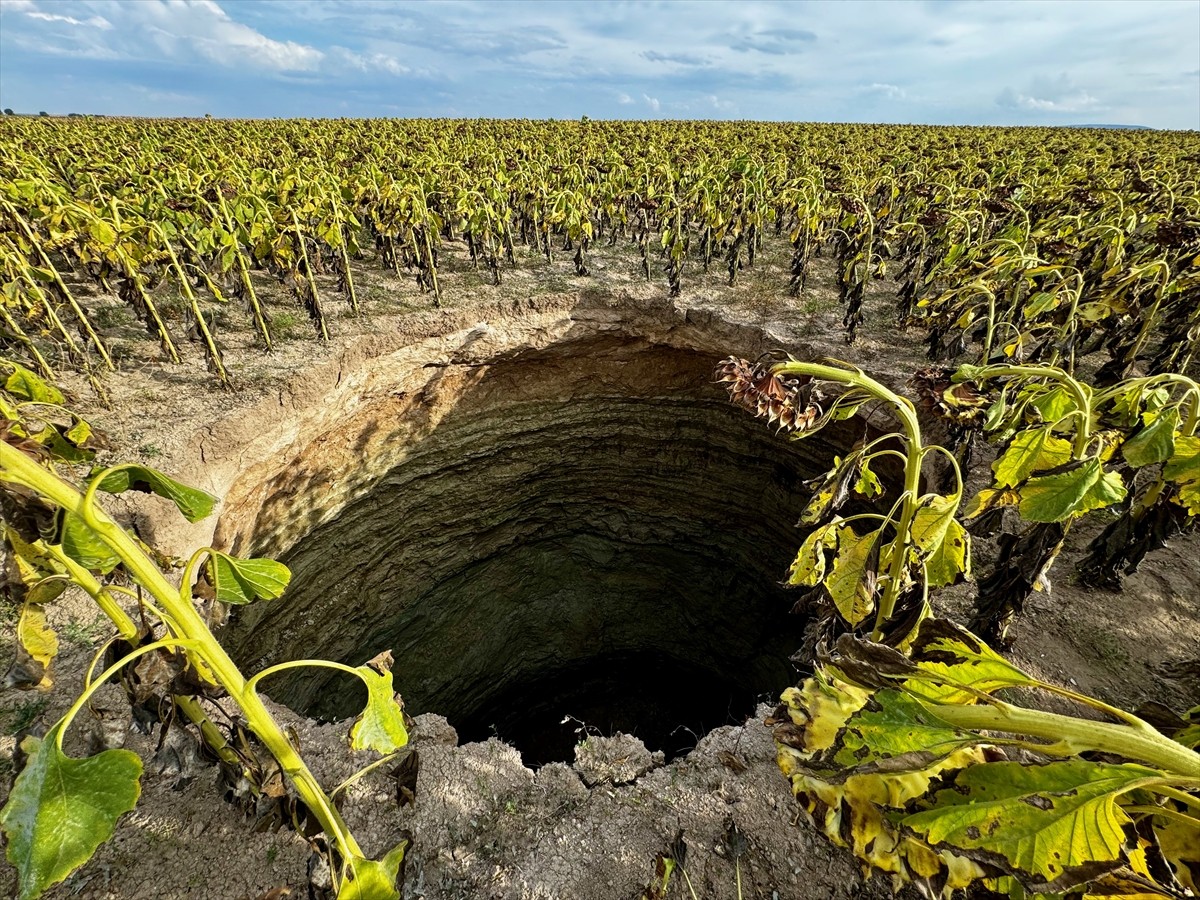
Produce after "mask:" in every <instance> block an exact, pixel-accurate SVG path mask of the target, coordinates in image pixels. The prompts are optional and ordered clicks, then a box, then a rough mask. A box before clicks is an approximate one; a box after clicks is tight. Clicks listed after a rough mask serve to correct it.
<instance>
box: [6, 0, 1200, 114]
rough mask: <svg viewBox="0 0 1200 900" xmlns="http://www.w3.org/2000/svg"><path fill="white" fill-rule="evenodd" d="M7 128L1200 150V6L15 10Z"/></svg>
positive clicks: (1197, 0) (434, 1) (149, 4)
mask: <svg viewBox="0 0 1200 900" xmlns="http://www.w3.org/2000/svg"><path fill="white" fill-rule="evenodd" d="M0 107H10V108H13V109H14V110H16V111H17V112H37V111H41V110H45V111H47V112H50V113H53V114H66V113H71V112H78V113H101V114H108V115H145V116H199V115H205V114H211V115H213V116H217V117H272V116H305V117H328V116H336V117H341V116H355V117H357V116H383V117H410V116H422V117H423V116H445V117H474V116H489V117H517V118H573V119H577V118H579V117H581V116H584V115H586V116H589V117H591V118H593V119H759V120H772V121H776V120H781V121H817V122H897V123H910V122H911V123H923V124H933V125H949V124H962V125H1069V124H1103V123H1114V124H1124V125H1147V126H1151V127H1155V128H1174V129H1200V0H1133V2H1126V0H1012V2H1009V0H877V2H870V0H867V2H858V0H841V2H827V0H792V2H758V0H742V2H717V0H706V2H684V0H678V2H637V3H634V2H597V0H592V2H585V0H571V2H555V0H541V2H504V0H463V2H446V0H424V2H404V0H221V2H215V0H0Z"/></svg>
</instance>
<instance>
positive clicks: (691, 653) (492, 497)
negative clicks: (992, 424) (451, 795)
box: [224, 334, 862, 765]
mask: <svg viewBox="0 0 1200 900" xmlns="http://www.w3.org/2000/svg"><path fill="white" fill-rule="evenodd" d="M716 361H717V359H716V357H715V356H714V355H713V354H712V353H710V352H701V351H692V350H688V349H679V348H675V347H670V346H663V345H656V344H652V343H648V342H646V341H644V340H640V339H635V338H631V337H630V336H628V335H620V334H618V335H595V334H593V335H586V336H584V337H581V338H578V339H573V340H564V341H560V342H558V343H555V344H552V345H551V346H549V347H548V348H545V349H540V350H528V351H525V352H519V353H514V354H512V355H507V356H500V357H498V358H496V359H494V360H492V361H490V362H489V363H488V364H486V365H473V366H452V365H443V366H442V368H440V369H439V371H437V372H436V373H435V374H434V377H433V378H432V379H431V380H430V381H429V382H428V383H427V384H426V385H425V386H424V387H423V388H422V390H421V391H420V392H418V393H417V394H416V395H413V396H405V397H403V402H402V403H401V404H400V406H399V407H397V408H392V409H389V410H388V411H387V412H386V415H387V416H388V417H397V416H399V417H409V419H411V420H412V421H419V422H420V427H419V428H416V429H411V430H410V431H409V432H406V433H407V434H409V435H410V442H409V444H408V445H407V446H405V447H404V448H403V453H402V455H401V456H402V458H401V460H400V462H399V463H398V464H397V465H396V466H394V467H393V468H392V469H391V470H390V471H388V472H387V474H386V475H385V476H384V477H382V478H381V479H379V480H378V482H377V483H376V484H375V485H374V487H373V488H372V489H371V490H370V491H369V492H367V493H366V494H364V495H363V496H361V497H359V498H358V499H356V500H354V501H352V502H350V503H349V504H347V505H346V506H345V507H344V508H342V509H341V510H340V511H339V512H338V514H337V515H336V517H334V518H333V519H331V520H330V521H328V522H325V523H324V524H320V525H318V526H316V527H314V528H312V529H311V530H310V531H309V532H308V534H307V535H305V536H304V537H302V538H301V539H300V540H298V541H297V542H296V543H295V544H294V545H293V546H292V547H291V549H290V550H288V551H287V552H286V553H284V554H283V555H282V559H283V561H284V562H286V563H287V564H288V565H289V566H290V567H291V568H292V571H293V573H294V574H293V581H292V585H291V587H290V588H289V589H288V592H287V594H286V595H285V596H284V598H282V599H281V600H280V601H276V602H272V603H263V604H257V605H255V606H251V607H246V608H244V609H240V610H237V611H235V616H234V618H233V620H232V621H231V623H230V625H229V626H228V628H227V629H226V632H225V635H224V640H225V641H226V643H227V646H230V647H231V649H232V652H233V653H234V655H235V658H237V659H238V661H239V663H242V664H244V665H246V666H247V667H248V668H249V669H250V670H251V671H254V670H257V669H259V668H261V667H263V666H266V665H269V664H272V663H275V662H279V661H282V660H285V659H296V658H304V657H309V658H313V657H322V658H326V659H333V660H338V661H342V662H347V663H350V664H360V663H362V662H364V661H365V660H367V659H369V658H371V657H372V656H374V655H375V654H377V653H379V652H381V651H383V650H388V649H390V650H391V651H392V652H393V654H394V657H395V664H394V672H395V680H396V685H397V689H398V690H399V691H400V692H401V694H402V695H403V697H404V700H405V704H406V708H407V709H408V711H409V712H411V713H413V714H419V713H422V712H437V713H440V714H442V715H444V716H446V717H447V718H448V719H449V720H450V722H451V724H452V725H454V726H455V727H456V728H457V729H458V732H459V736H460V739H461V740H463V741H471V740H482V739H485V738H487V737H489V736H492V735H497V736H499V737H501V738H503V739H505V740H507V741H508V742H510V743H512V744H513V745H514V746H516V747H517V748H518V749H519V750H520V751H521V753H522V755H523V758H524V760H525V762H526V764H528V765H540V764H543V763H546V762H549V761H552V760H566V761H571V760H573V748H574V746H575V745H576V743H577V742H578V741H579V740H581V739H582V738H583V737H584V736H585V734H587V733H592V734H594V733H605V734H609V733H613V732H615V731H624V732H627V733H630V734H634V735H636V736H638V737H639V738H641V739H642V740H643V741H644V742H645V743H646V745H647V746H648V747H649V748H650V749H651V750H662V751H664V752H665V753H666V754H667V755H668V757H672V756H675V755H678V754H680V753H683V752H686V751H687V750H689V749H690V748H691V747H692V746H694V744H695V742H696V740H697V739H698V738H699V737H700V736H702V735H703V734H704V733H706V732H707V731H709V730H711V729H712V728H715V727H718V726H721V725H725V724H729V723H732V722H739V721H742V720H743V719H744V718H745V717H746V716H749V715H751V714H752V713H753V711H754V708H755V705H756V703H757V702H760V701H762V700H773V699H774V698H775V697H777V695H778V692H779V691H780V690H781V689H782V688H784V687H785V686H787V685H788V684H790V683H792V682H793V681H794V677H795V676H794V672H793V669H792V666H791V664H790V663H789V662H788V657H789V656H790V655H791V654H792V653H793V652H794V651H795V650H796V648H797V647H798V646H799V643H800V640H801V632H802V630H803V626H804V621H803V620H802V619H801V618H800V617H798V616H796V615H793V614H791V612H790V610H791V607H792V605H793V604H794V602H795V600H796V599H797V595H796V593H794V592H792V591H788V590H786V589H784V588H783V587H782V585H781V581H782V580H783V578H784V577H785V574H786V571H787V568H788V565H789V563H790V562H791V560H792V558H793V556H794V554H795V552H796V547H797V543H798V540H799V536H800V533H799V532H798V531H797V530H796V528H795V523H796V518H797V516H798V514H799V512H800V510H801V509H802V508H803V505H804V503H805V501H806V499H807V489H806V488H805V486H804V484H803V482H804V481H805V480H806V479H808V478H811V477H813V476H814V475H816V474H818V473H820V472H823V471H824V470H825V469H826V468H828V466H829V464H830V463H831V461H832V457H833V455H834V454H835V453H837V452H839V445H840V447H841V448H844V447H845V446H848V445H849V444H850V443H851V442H852V441H853V440H854V439H855V437H857V436H859V435H860V434H861V428H862V426H861V423H858V422H856V421H853V420H852V421H851V422H847V423H836V424H835V425H833V426H831V427H829V428H828V429H826V430H825V431H822V432H821V433H819V434H818V435H816V436H813V437H811V438H808V439H805V440H803V441H788V440H786V439H785V438H783V437H781V436H777V435H775V434H774V433H773V432H772V431H771V429H769V428H767V427H764V425H763V424H762V423H761V422H758V421H756V420H754V419H752V418H750V417H749V416H748V415H746V414H745V413H744V412H742V411H740V410H738V409H736V408H734V407H732V406H731V405H730V404H729V403H728V402H727V401H726V399H725V394H724V391H723V390H722V389H721V388H720V387H719V386H718V385H714V384H713V383H712V371H713V366H714V364H715V363H716ZM379 427H385V426H384V425H383V424H382V423H381V424H380V425H379ZM346 439H347V440H352V439H354V438H353V436H348V437H347V438H346ZM306 489H307V490H308V491H309V495H310V496H314V495H313V493H312V489H311V485H309V486H307V487H306ZM278 490H279V491H281V492H282V495H285V496H286V495H287V490H288V487H287V485H286V484H285V485H281V486H278ZM315 496H319V491H318V492H317V493H316V494H315ZM243 549H244V548H243ZM266 690H267V692H268V693H269V694H270V695H271V696H272V697H274V698H275V699H276V700H278V701H281V702H283V703H286V704H287V705H289V706H291V707H292V708H294V709H297V710H300V711H303V712H305V713H307V714H308V715H311V716H314V717H317V718H321V719H337V718H347V717H352V716H354V715H355V714H356V713H357V712H358V711H359V709H361V705H362V703H363V700H364V697H365V692H364V691H363V690H362V689H361V687H360V686H358V685H357V684H356V683H354V680H353V679H352V678H350V677H348V676H345V675H341V674H338V673H336V672H331V671H329V670H322V669H305V670H300V671H297V670H290V671H289V672H288V673H286V674H282V675H280V676H279V677H278V678H276V679H274V680H272V681H271V682H269V683H268V684H267V686H266Z"/></svg>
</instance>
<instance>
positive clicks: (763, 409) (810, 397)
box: [716, 356, 825, 431]
mask: <svg viewBox="0 0 1200 900" xmlns="http://www.w3.org/2000/svg"><path fill="white" fill-rule="evenodd" d="M716 376H717V382H718V383H720V384H724V385H725V388H726V390H728V391H729V399H730V400H732V401H733V402H734V403H735V404H737V405H738V406H740V407H742V408H743V409H746V410H749V411H750V412H751V413H753V414H754V415H756V416H758V417H759V418H761V419H766V420H767V422H769V423H771V424H777V425H778V426H779V428H780V430H784V431H808V430H811V429H813V428H815V427H816V426H817V424H818V423H820V422H821V421H822V417H823V416H824V413H825V409H824V403H823V400H824V398H823V397H822V395H821V394H820V392H819V391H818V390H817V388H816V386H815V385H814V384H813V383H812V382H811V381H807V380H802V379H801V378H799V377H797V376H794V375H787V376H784V375H779V374H776V373H775V372H773V371H772V370H771V366H769V365H767V364H765V363H761V362H759V363H751V362H750V361H749V360H745V359H739V358H738V357H736V356H730V357H729V358H728V359H725V360H722V362H721V364H720V365H719V366H717V371H716Z"/></svg>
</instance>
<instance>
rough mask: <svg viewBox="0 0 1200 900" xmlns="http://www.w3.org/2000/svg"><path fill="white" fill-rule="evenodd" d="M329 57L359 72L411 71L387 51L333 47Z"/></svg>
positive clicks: (390, 72) (406, 72)
mask: <svg viewBox="0 0 1200 900" xmlns="http://www.w3.org/2000/svg"><path fill="white" fill-rule="evenodd" d="M330 57H331V58H332V59H334V60H340V61H341V62H343V63H345V64H346V66H347V67H349V68H351V69H355V70H357V71H359V72H371V71H377V72H387V73H388V74H389V75H408V74H409V73H410V72H412V69H410V68H409V67H408V66H406V65H404V64H403V63H402V62H400V60H398V59H396V57H394V56H392V55H391V54H388V53H355V52H354V51H353V50H349V49H347V48H346V47H333V48H332V49H331V51H330Z"/></svg>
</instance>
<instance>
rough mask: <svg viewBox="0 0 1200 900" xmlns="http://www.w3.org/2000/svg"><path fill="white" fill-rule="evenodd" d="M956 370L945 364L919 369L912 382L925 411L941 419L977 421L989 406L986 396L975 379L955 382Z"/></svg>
mask: <svg viewBox="0 0 1200 900" xmlns="http://www.w3.org/2000/svg"><path fill="white" fill-rule="evenodd" d="M953 374H954V370H953V369H950V368H947V367H945V366H929V367H928V368H925V369H919V370H917V372H915V373H914V374H913V377H912V380H911V381H910V382H909V383H910V384H911V385H912V388H913V390H914V391H916V394H917V400H918V403H919V405H920V407H921V409H922V410H924V411H925V412H927V413H929V414H930V415H934V416H937V417H938V418H939V419H949V420H951V421H953V422H973V421H975V420H976V419H980V418H982V417H983V416H984V415H985V414H986V412H987V407H988V405H989V400H988V398H987V396H986V395H984V394H983V392H981V391H980V390H979V385H977V384H975V383H974V382H973V381H962V382H959V383H957V384H956V383H955V382H954V381H953V380H951V376H953Z"/></svg>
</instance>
